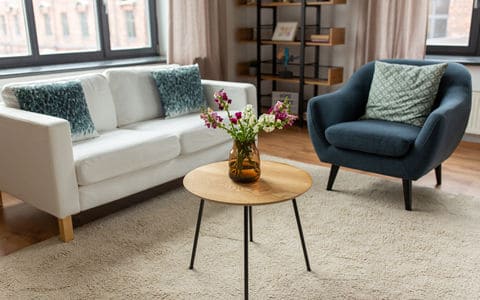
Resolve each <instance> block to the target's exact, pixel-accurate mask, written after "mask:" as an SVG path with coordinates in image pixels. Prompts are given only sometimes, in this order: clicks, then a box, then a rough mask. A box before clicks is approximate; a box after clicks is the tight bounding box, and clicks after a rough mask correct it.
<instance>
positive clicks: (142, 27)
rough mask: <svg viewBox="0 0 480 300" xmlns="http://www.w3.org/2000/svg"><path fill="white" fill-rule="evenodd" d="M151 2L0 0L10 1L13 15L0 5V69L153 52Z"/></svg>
mask: <svg viewBox="0 0 480 300" xmlns="http://www.w3.org/2000/svg"><path fill="white" fill-rule="evenodd" d="M155 3H156V1H155V0H0V8H2V7H4V6H9V5H11V6H13V7H14V8H13V11H14V13H12V14H13V15H15V16H16V18H15V17H13V15H12V16H10V15H7V16H5V15H1V12H2V10H1V9H0V34H1V35H2V37H0V68H9V67H23V66H38V65H49V64H61V63H77V62H82V61H89V62H90V61H101V60H109V59H118V58H133V57H142V56H152V55H156V54H157V50H156V49H157V34H156V27H155V26H156V23H157V22H156V14H155ZM10 11H12V9H10ZM127 12H128V13H127ZM2 16H4V18H3V19H2V18H1V17H2ZM9 22H10V23H9ZM17 25H18V26H17ZM17 27H18V30H17ZM4 28H5V33H3V30H4ZM9 29H10V31H13V33H12V32H8V30H9ZM3 36H7V39H4V38H3ZM12 36H13V37H15V38H12Z"/></svg>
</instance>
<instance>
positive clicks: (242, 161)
mask: <svg viewBox="0 0 480 300" xmlns="http://www.w3.org/2000/svg"><path fill="white" fill-rule="evenodd" d="M228 167H229V171H228V175H229V176H230V178H231V179H232V180H233V181H236V182H254V181H257V180H258V179H259V178H260V154H259V152H258V149H257V146H256V145H255V141H251V142H240V141H235V140H234V141H233V147H232V150H231V151H230V156H229V158H228Z"/></svg>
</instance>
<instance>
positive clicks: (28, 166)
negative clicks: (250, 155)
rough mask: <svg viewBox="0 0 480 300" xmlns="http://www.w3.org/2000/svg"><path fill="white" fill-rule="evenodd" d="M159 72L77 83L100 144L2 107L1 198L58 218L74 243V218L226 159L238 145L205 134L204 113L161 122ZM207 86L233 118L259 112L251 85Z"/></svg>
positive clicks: (113, 73)
mask: <svg viewBox="0 0 480 300" xmlns="http://www.w3.org/2000/svg"><path fill="white" fill-rule="evenodd" d="M160 67H161V66H160ZM156 68H159V67H136V68H118V69H109V70H107V71H105V72H103V73H101V74H99V73H98V74H93V73H92V74H87V75H83V76H81V77H76V78H75V79H79V80H80V81H81V84H82V87H83V89H84V93H85V97H86V100H87V104H88V107H89V110H90V114H91V116H92V119H93V122H94V124H95V127H96V129H97V130H98V131H99V133H100V136H99V137H97V138H93V139H89V140H84V141H80V142H75V143H73V144H72V141H71V137H70V129H69V123H68V122H67V121H66V120H64V119H60V118H55V117H51V116H47V115H42V114H36V113H32V112H27V111H23V110H20V109H17V108H11V107H6V106H5V105H4V104H2V105H0V191H4V192H6V193H8V194H11V195H13V196H15V197H17V198H18V199H21V200H23V201H25V202H26V203H29V204H31V205H33V206H35V207H37V208H38V209H40V210H43V211H45V212H47V213H49V214H52V215H54V216H55V217H57V218H58V219H59V229H60V238H61V239H62V240H64V241H69V240H71V239H73V227H72V222H71V216H72V215H74V214H78V213H79V212H81V211H84V210H87V209H90V208H93V207H96V206H99V205H102V204H105V203H108V202H112V201H115V200H117V199H120V198H123V197H125V196H128V195H132V194H134V193H137V192H140V191H143V190H145V189H148V188H151V187H154V186H157V185H160V184H162V183H165V182H168V181H170V180H173V179H176V178H180V177H182V176H184V175H185V174H186V173H187V172H188V171H190V170H192V169H194V168H196V167H198V166H200V165H203V164H206V163H210V162H214V161H219V160H224V159H226V158H227V156H228V152H229V149H230V148H231V146H232V142H231V138H230V137H229V136H228V135H227V134H226V133H224V132H223V131H222V130H212V129H208V128H206V127H205V126H203V121H202V120H201V119H200V118H199V113H198V112H197V113H191V114H188V115H183V116H179V117H175V118H171V119H163V118H161V116H162V107H161V102H160V99H159V95H158V91H157V88H156V86H155V83H154V81H153V79H152V78H151V76H150V74H151V71H152V70H154V69H156ZM65 79H66V78H62V79H61V80H65ZM50 81H53V80H50ZM22 84H24V83H22ZM13 85H15V84H9V85H7V86H5V87H3V90H4V92H3V93H2V95H4V96H5V95H6V94H7V93H6V92H5V91H6V90H8V89H9V87H12V86H13ZM202 86H203V91H204V97H205V99H206V100H207V102H208V104H209V106H210V107H214V105H213V103H212V102H213V101H212V99H213V93H214V92H215V91H217V90H219V89H221V88H225V90H226V91H227V92H228V94H229V96H230V97H231V98H232V99H233V100H234V101H233V103H232V106H231V109H232V110H236V109H238V110H241V109H242V108H243V107H244V106H245V105H246V104H247V103H250V104H252V105H254V107H256V92H255V87H254V86H253V85H251V84H245V83H233V82H221V81H211V80H202Z"/></svg>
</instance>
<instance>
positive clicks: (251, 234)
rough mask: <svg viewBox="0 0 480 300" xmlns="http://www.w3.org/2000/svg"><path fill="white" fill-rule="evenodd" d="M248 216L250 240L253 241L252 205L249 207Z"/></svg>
mask: <svg viewBox="0 0 480 300" xmlns="http://www.w3.org/2000/svg"><path fill="white" fill-rule="evenodd" d="M248 218H249V222H250V242H253V221H252V219H253V214H252V207H251V206H249V207H248Z"/></svg>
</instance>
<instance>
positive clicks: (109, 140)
mask: <svg viewBox="0 0 480 300" xmlns="http://www.w3.org/2000/svg"><path fill="white" fill-rule="evenodd" d="M179 153H180V144H179V141H178V138H177V136H175V135H172V134H169V131H165V132H164V133H163V134H158V133H155V132H150V131H133V130H127V129H116V130H113V131H109V132H104V133H103V134H101V135H100V136H99V137H98V138H96V139H91V140H86V141H82V142H78V143H75V144H74V145H73V157H74V160H75V171H76V173H77V181H78V184H79V185H88V184H92V183H95V182H99V181H102V180H105V179H108V178H113V177H115V176H118V175H122V174H126V173H129V172H132V171H136V170H140V169H143V168H146V167H149V166H152V165H154V164H158V163H161V162H164V161H167V160H170V159H172V158H175V157H177V156H178V155H179Z"/></svg>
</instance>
